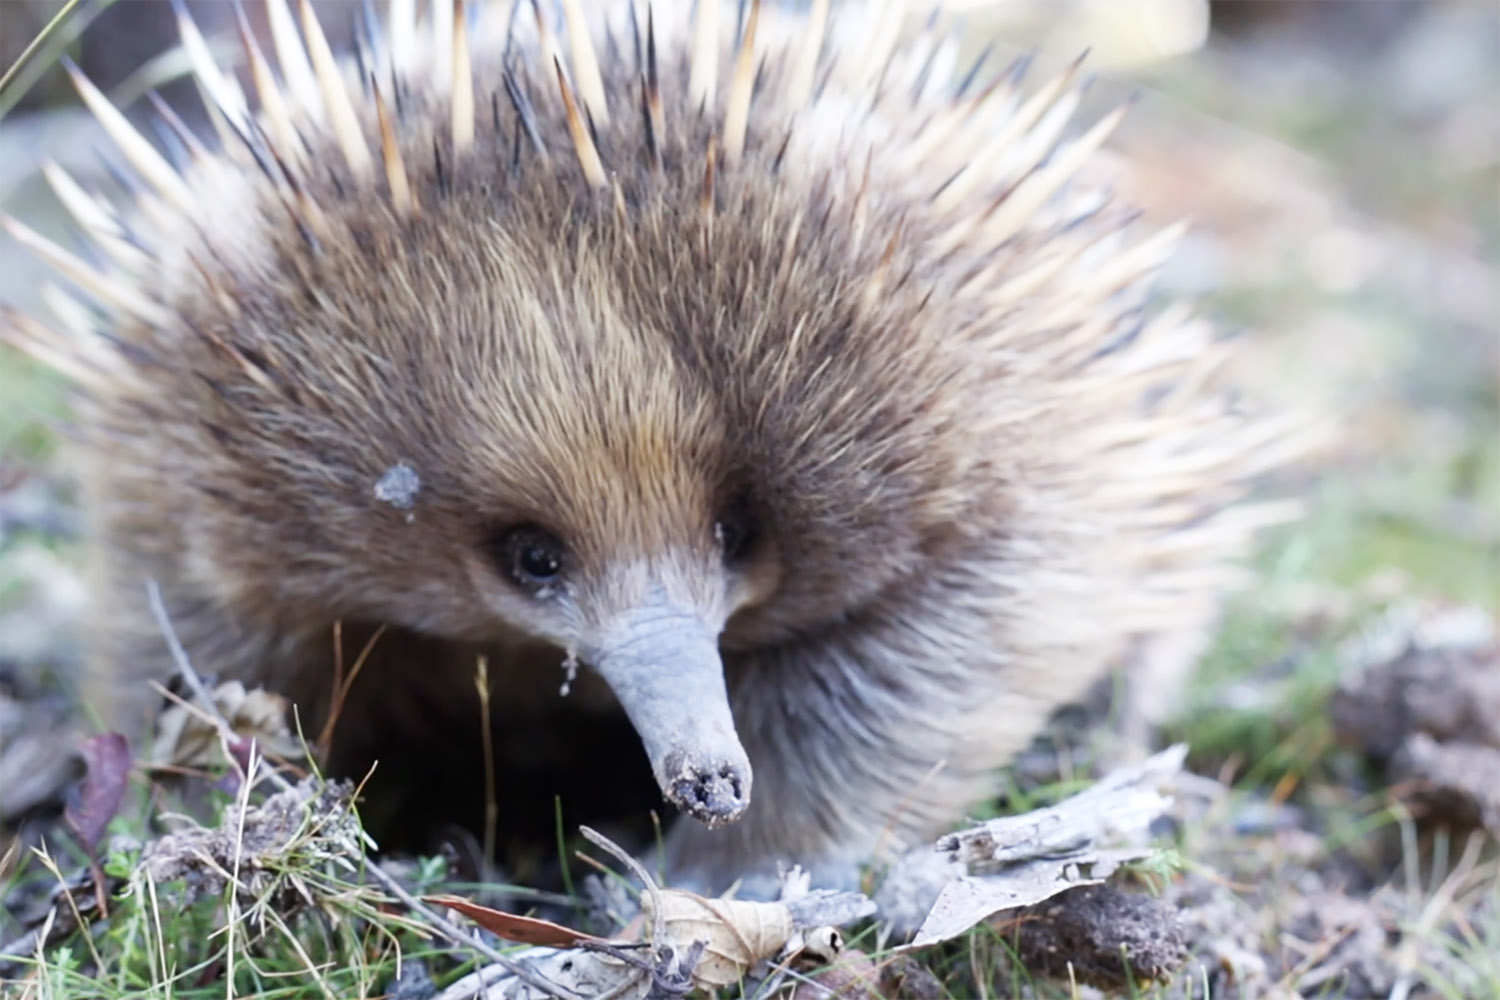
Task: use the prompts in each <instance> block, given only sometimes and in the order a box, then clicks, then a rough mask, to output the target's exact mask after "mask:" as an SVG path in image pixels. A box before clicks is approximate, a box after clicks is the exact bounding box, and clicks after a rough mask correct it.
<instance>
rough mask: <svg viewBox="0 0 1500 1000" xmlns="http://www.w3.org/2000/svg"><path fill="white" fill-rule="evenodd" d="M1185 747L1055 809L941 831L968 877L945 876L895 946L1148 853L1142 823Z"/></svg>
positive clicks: (924, 866)
mask: <svg viewBox="0 0 1500 1000" xmlns="http://www.w3.org/2000/svg"><path fill="white" fill-rule="evenodd" d="M1186 752H1187V748H1186V747H1184V746H1181V745H1179V746H1174V747H1169V748H1168V749H1166V750H1163V751H1162V752H1160V753H1158V754H1156V755H1155V756H1153V757H1150V758H1148V759H1147V760H1144V761H1142V762H1141V763H1140V764H1138V765H1136V766H1134V767H1128V768H1122V769H1121V770H1119V771H1116V772H1115V773H1113V774H1110V775H1108V776H1107V777H1105V778H1104V779H1103V780H1101V781H1100V782H1098V783H1097V784H1095V785H1093V786H1091V787H1089V788H1086V789H1084V790H1083V791H1082V792H1079V793H1078V794H1077V795H1074V796H1072V797H1071V798H1068V799H1064V800H1063V801H1062V802H1059V803H1058V804H1057V805H1055V806H1051V807H1049V808H1046V809H1038V810H1035V811H1034V812H1029V813H1025V814H1023V815H1020V816H1006V817H1002V818H1000V819H994V820H990V821H989V822H987V823H982V824H980V825H978V826H976V827H974V828H973V829H970V830H966V831H963V832H962V833H958V834H954V835H952V836H949V837H944V838H943V839H942V840H940V841H939V842H938V844H937V849H938V850H939V851H940V852H943V853H945V854H946V855H947V856H948V858H949V859H950V863H953V862H961V863H964V864H966V865H967V866H968V871H969V874H967V875H962V876H960V877H958V878H951V877H945V879H944V884H943V887H942V890H941V891H940V892H939V893H938V895H937V901H936V902H935V903H934V904H933V905H932V908H931V909H930V910H929V911H928V913H927V916H926V918H925V919H924V920H923V921H922V926H921V928H920V930H918V932H917V935H916V937H915V938H914V939H913V940H912V942H911V943H910V944H909V945H906V946H905V947H907V948H920V947H924V946H926V945H931V944H937V943H938V942H941V941H947V940H950V939H952V938H954V937H957V936H958V935H960V934H963V933H964V932H965V931H967V930H968V929H969V928H971V927H973V926H974V925H976V924H978V923H980V922H981V921H983V920H985V919H987V918H989V917H991V916H993V915H995V914H996V913H999V912H1001V911H1004V910H1012V909H1016V908H1018V907H1022V906H1030V905H1033V904H1035V903H1040V902H1042V901H1043V900H1045V899H1049V898H1051V897H1052V896H1055V895H1057V894H1058V893H1060V892H1062V891H1064V890H1065V889H1071V888H1074V887H1076V886H1081V885H1094V884H1097V883H1099V882H1102V881H1104V880H1105V879H1106V878H1108V877H1109V876H1110V874H1112V873H1113V872H1114V871H1115V870H1116V869H1117V868H1119V867H1120V865H1122V864H1125V863H1126V862H1128V861H1134V860H1138V859H1140V858H1144V857H1146V856H1147V855H1149V854H1150V850H1151V849H1150V843H1151V824H1152V823H1154V822H1155V821H1156V820H1157V819H1158V818H1159V817H1160V816H1162V815H1163V814H1165V813H1166V812H1167V810H1168V809H1169V808H1170V807H1171V805H1172V797H1171V794H1170V790H1171V788H1172V786H1173V784H1174V782H1175V780H1176V778H1177V776H1178V775H1179V774H1180V773H1181V769H1182V762H1183V758H1184V756H1185V755H1186ZM931 859H932V855H931V854H925V855H913V856H912V859H911V863H902V864H898V865H897V867H896V870H895V871H893V872H892V874H891V876H890V877H888V879H887V882H892V881H895V882H899V881H900V880H901V878H903V877H914V876H920V875H922V873H923V872H924V871H930V870H933V869H934V866H933V865H931V863H930V862H931ZM936 870H937V871H939V872H940V871H942V868H941V866H937V867H936ZM929 898H930V897H929Z"/></svg>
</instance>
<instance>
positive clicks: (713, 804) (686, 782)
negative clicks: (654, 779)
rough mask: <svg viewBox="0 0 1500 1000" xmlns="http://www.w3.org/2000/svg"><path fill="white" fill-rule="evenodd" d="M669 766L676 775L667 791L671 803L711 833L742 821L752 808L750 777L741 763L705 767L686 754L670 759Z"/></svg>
mask: <svg viewBox="0 0 1500 1000" xmlns="http://www.w3.org/2000/svg"><path fill="white" fill-rule="evenodd" d="M666 766H667V773H668V774H670V775H675V777H672V778H671V780H670V783H669V784H668V785H667V787H666V789H665V792H666V796H667V799H668V801H670V802H671V803H672V804H673V805H675V806H677V807H678V808H679V809H681V810H682V811H683V812H685V813H687V814H688V815H689V816H691V817H693V818H694V819H696V820H698V821H699V822H700V823H703V824H704V825H705V826H707V827H708V828H709V829H713V828H715V827H720V826H723V825H724V824H726V823H732V822H734V821H735V820H737V819H739V818H740V816H741V815H742V814H743V813H744V812H745V808H746V807H747V806H748V805H749V804H750V796H749V794H748V792H749V789H750V781H749V774H748V772H747V771H745V770H744V769H743V768H741V767H740V766H738V764H737V762H734V761H727V762H723V763H719V764H716V765H715V764H709V765H708V766H707V767H704V766H703V765H701V764H699V763H697V762H695V761H692V760H690V759H689V758H688V755H687V754H685V753H684V754H674V755H671V756H669V757H668V758H667V765H666Z"/></svg>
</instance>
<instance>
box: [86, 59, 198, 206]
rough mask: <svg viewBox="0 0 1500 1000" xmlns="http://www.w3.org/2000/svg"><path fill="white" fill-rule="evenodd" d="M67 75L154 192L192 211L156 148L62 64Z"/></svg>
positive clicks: (180, 182)
mask: <svg viewBox="0 0 1500 1000" xmlns="http://www.w3.org/2000/svg"><path fill="white" fill-rule="evenodd" d="M65 65H66V67H67V70H68V75H69V76H71V77H72V78H73V85H74V86H75V87H76V88H77V89H78V95H79V96H80V97H82V98H83V103H84V104H85V105H86V106H87V107H88V109H89V111H91V112H92V113H93V115H94V117H95V118H96V119H97V120H98V122H99V124H100V126H101V127H102V128H103V129H104V131H105V132H106V133H108V134H109V137H110V139H111V140H112V141H113V142H114V144H115V146H116V147H118V148H119V150H120V152H121V153H122V154H123V155H124V156H125V159H126V160H128V161H129V162H130V165H131V166H132V167H134V168H135V171H136V173H137V174H139V175H140V176H141V179H142V180H144V181H145V182H146V183H147V184H149V185H150V186H151V187H152V188H154V189H155V190H156V193H157V194H159V195H160V196H161V197H162V198H163V199H165V200H166V201H168V202H170V203H171V204H172V205H173V206H175V207H176V208H177V209H179V210H180V211H184V212H189V213H191V212H192V211H193V208H194V205H193V193H192V191H191V190H190V189H189V188H188V186H187V183H186V182H185V181H184V180H183V179H182V177H181V176H179V175H178V173H177V171H176V170H173V169H172V165H171V164H170V163H168V162H167V161H166V159H165V158H164V157H163V156H162V155H161V154H160V153H158V152H157V151H156V147H154V146H152V145H151V143H149V142H147V141H146V139H145V137H144V136H142V135H141V134H140V133H139V132H137V131H136V130H135V127H134V126H133V125H131V124H130V122H129V121H127V120H126V118H125V116H124V115H122V114H120V112H119V110H118V109H117V108H116V107H115V106H114V105H113V104H111V103H110V102H109V99H108V98H107V97H105V96H104V95H103V94H102V93H100V92H99V88H98V87H95V86H94V85H93V84H92V83H91V82H89V79H88V77H86V76H84V75H83V73H82V72H81V71H79V69H78V67H77V66H74V65H73V64H72V62H68V63H66V64H65Z"/></svg>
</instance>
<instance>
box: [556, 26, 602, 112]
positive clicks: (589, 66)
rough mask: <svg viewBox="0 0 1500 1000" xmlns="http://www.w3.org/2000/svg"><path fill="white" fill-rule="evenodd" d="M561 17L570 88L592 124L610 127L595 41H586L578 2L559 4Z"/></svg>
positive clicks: (586, 27) (586, 34)
mask: <svg viewBox="0 0 1500 1000" xmlns="http://www.w3.org/2000/svg"><path fill="white" fill-rule="evenodd" d="M562 8H563V17H564V18H565V20H566V21H567V27H568V53H569V55H570V56H571V57H572V61H573V84H574V86H575V87H577V88H578V96H579V97H581V98H582V99H583V106H584V107H586V108H588V110H589V115H590V116H592V117H593V119H594V124H595V125H597V126H604V125H608V124H609V106H608V103H607V101H606V99H605V94H604V77H603V75H602V74H601V73H600V72H599V57H598V56H597V55H596V54H595V52H594V40H593V39H592V38H590V37H589V23H588V19H587V18H586V17H585V16H584V13H583V5H582V4H581V3H579V0H562Z"/></svg>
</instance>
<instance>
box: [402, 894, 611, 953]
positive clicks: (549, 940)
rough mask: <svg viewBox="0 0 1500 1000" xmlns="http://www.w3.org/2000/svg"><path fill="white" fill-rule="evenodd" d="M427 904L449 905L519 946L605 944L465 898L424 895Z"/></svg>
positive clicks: (559, 925)
mask: <svg viewBox="0 0 1500 1000" xmlns="http://www.w3.org/2000/svg"><path fill="white" fill-rule="evenodd" d="M422 901H423V902H426V903H433V904H436V905H438V906H446V907H447V908H448V909H450V910H457V911H458V912H459V913H462V914H463V915H464V916H466V917H468V918H469V919H470V920H472V921H474V922H475V923H476V924H478V925H479V926H480V927H483V928H484V929H485V930H487V931H489V932H491V933H492V934H495V935H498V936H499V937H501V938H504V939H505V940H506V941H515V942H518V943H519V944H529V945H536V946H538V947H543V948H575V947H577V946H578V945H579V944H582V943H590V944H604V943H605V941H604V939H603V938H597V937H594V936H593V935H592V934H585V933H583V932H582V931H575V930H573V929H572V928H571V927H564V926H563V925H562V924H554V923H553V922H552V921H550V920H542V919H540V918H537V917H522V916H518V915H517V914H514V913H506V912H505V911H504V910H493V909H491V908H489V907H488V906H480V905H479V904H478V903H475V902H471V901H469V900H467V899H464V898H463V897H462V896H448V895H440V896H424V897H423V900H422Z"/></svg>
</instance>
